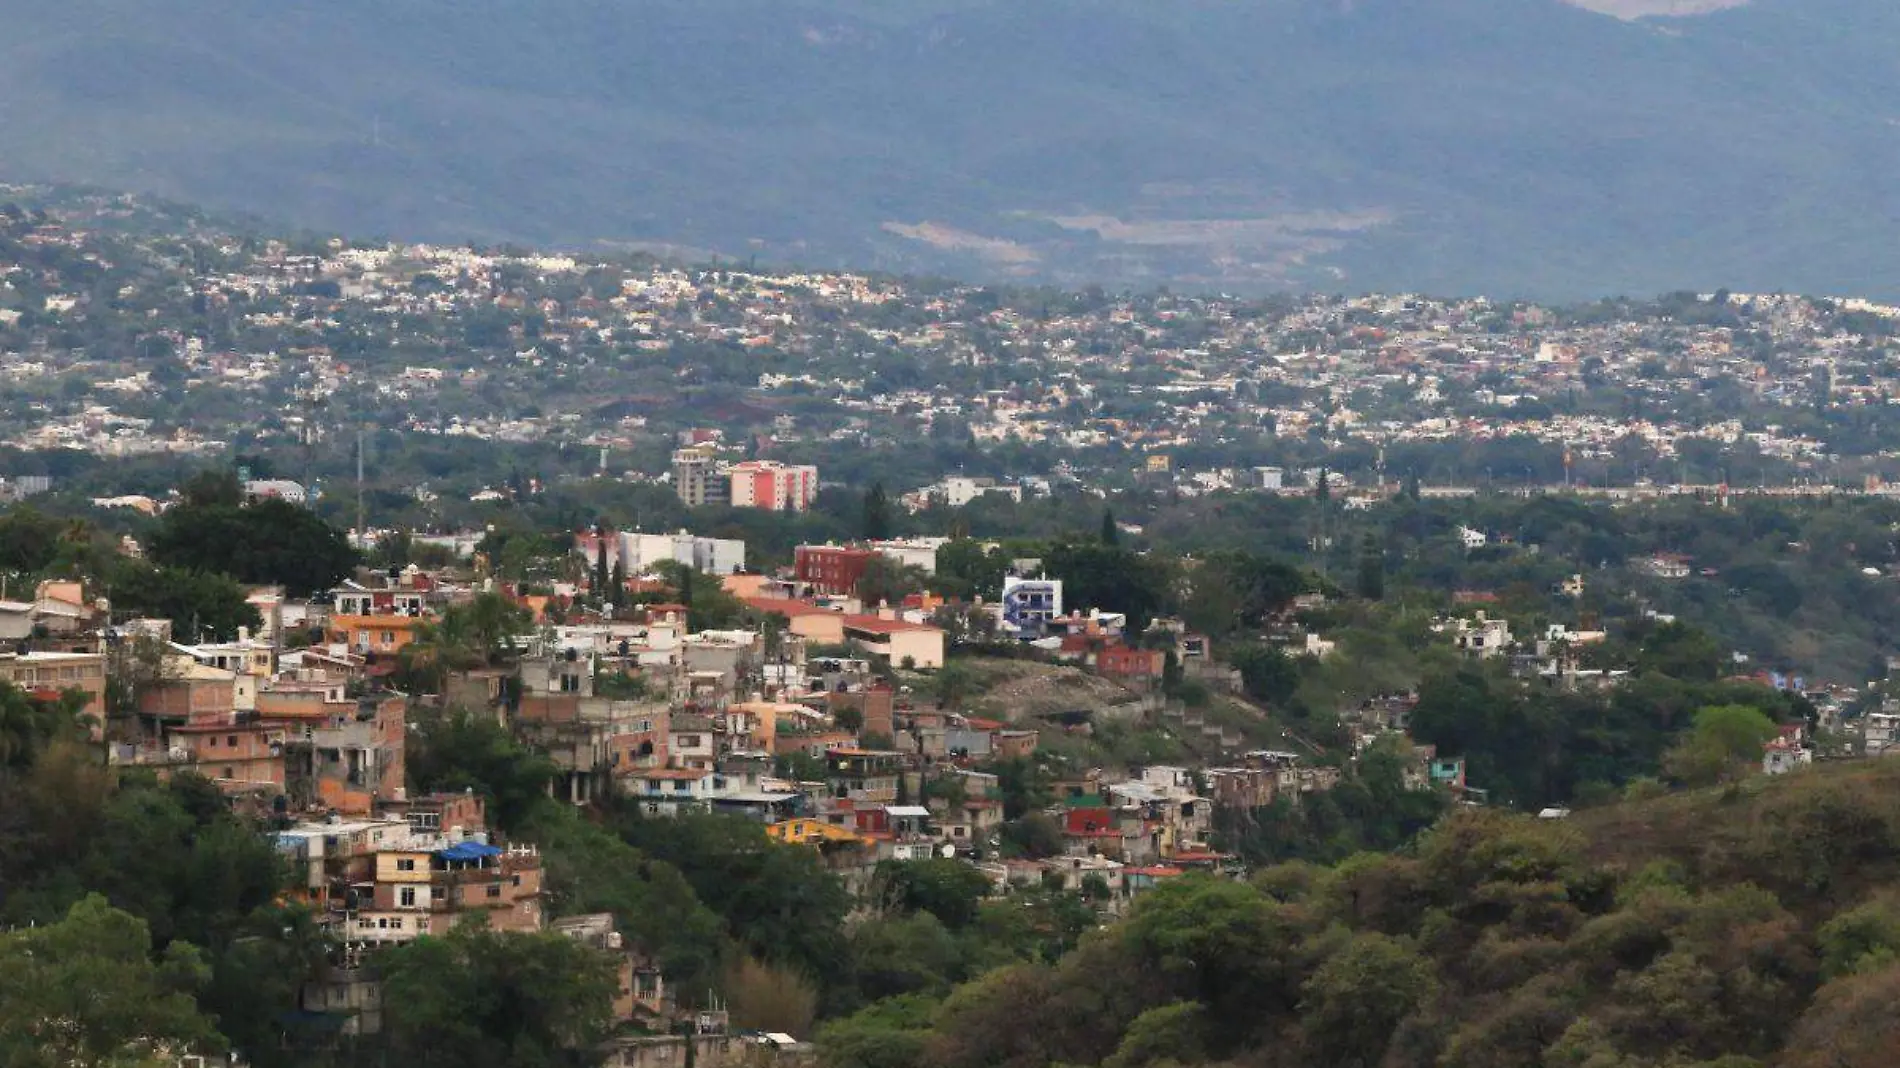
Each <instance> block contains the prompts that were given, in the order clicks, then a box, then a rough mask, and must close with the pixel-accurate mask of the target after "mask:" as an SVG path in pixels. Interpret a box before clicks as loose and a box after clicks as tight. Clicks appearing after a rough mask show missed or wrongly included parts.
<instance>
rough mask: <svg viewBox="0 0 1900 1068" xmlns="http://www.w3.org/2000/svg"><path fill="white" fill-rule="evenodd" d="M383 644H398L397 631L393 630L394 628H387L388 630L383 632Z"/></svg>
mask: <svg viewBox="0 0 1900 1068" xmlns="http://www.w3.org/2000/svg"><path fill="white" fill-rule="evenodd" d="M383 644H384V645H394V644H396V632H395V631H393V630H386V631H384V632H383Z"/></svg>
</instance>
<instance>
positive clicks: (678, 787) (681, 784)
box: [673, 779, 692, 793]
mask: <svg viewBox="0 0 1900 1068" xmlns="http://www.w3.org/2000/svg"><path fill="white" fill-rule="evenodd" d="M691 788H692V784H691V783H689V782H687V781H686V780H685V779H674V780H673V790H674V791H675V792H676V793H685V792H686V791H687V790H689V789H691Z"/></svg>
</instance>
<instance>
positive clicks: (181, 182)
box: [0, 0, 1900, 297]
mask: <svg viewBox="0 0 1900 1068" xmlns="http://www.w3.org/2000/svg"><path fill="white" fill-rule="evenodd" d="M1670 3H1671V0H1576V4H1574V5H1573V4H1572V3H1567V2H1563V0H1250V2H1236V0H995V2H990V0H903V2H901V3H897V2H888V0H694V2H692V3H659V2H643V3H640V2H613V0H607V2H603V0H533V2H517V3H511V4H503V3H497V2H493V0H457V2H451V0H402V2H400V3H393V4H392V3H382V2H373V0H331V2H328V3H323V4H306V3H294V4H293V3H260V2H255V0H172V2H168V3H165V4H151V3H147V2H143V0H63V2H62V3H58V4H49V3H45V2H44V0H0V25H4V26H6V27H7V31H6V32H5V33H4V34H0V100H4V101H5V102H6V105H5V106H4V107H0V180H8V179H12V180H57V181H73V182H84V183H92V184H99V185H106V186H111V187H121V188H128V189H134V190H140V191H149V192H155V193H160V194H164V195H169V196H174V197H178V198H182V199H186V200H190V201H194V202H198V203H201V204H204V205H206V206H209V207H212V208H218V209H241V210H246V211H252V212H256V213H259V214H262V215H265V216H267V217H271V218H274V219H280V220H284V221H287V222H291V223H295V224H300V225H308V226H313V227H319V228H326V229H329V228H339V229H347V230H350V231H352V232H355V233H382V234H387V235H390V236H393V237H401V238H418V239H444V240H468V239H474V240H479V241H489V242H492V241H501V240H521V241H534V242H549V243H566V244H591V243H593V242H596V241H608V242H630V243H647V244H654V245H661V246H667V247H672V248H677V249H685V250H692V251H697V252H708V253H709V252H716V253H719V254H721V255H726V256H739V257H744V256H749V255H754V254H756V255H759V256H760V257H762V258H766V259H771V260H776V261H781V262H783V261H803V262H812V263H823V264H848V265H855V266H861V267H875V268H885V269H903V270H930V271H947V272H953V273H958V274H968V275H977V276H990V277H1001V278H1025V279H1026V278H1040V279H1050V280H1055V281H1060V282H1064V283H1068V284H1079V283H1086V282H1092V281H1104V282H1109V283H1116V284H1158V283H1167V284H1173V285H1178V286H1219V287H1224V288H1240V289H1260V288H1268V287H1278V286H1299V287H1320V288H1326V289H1345V290H1361V289H1372V288H1380V289H1411V290H1431V291H1437V292H1446V293H1469V292H1489V293H1494V294H1500V295H1519V294H1522V295H1533V296H1546V297H1567V296H1590V295H1600V294H1606V293H1617V292H1654V291H1661V290H1667V289H1677V288H1714V287H1717V286H1728V287H1731V288H1734V289H1738V290H1746V289H1789V290H1802V291H1809V292H1829V293H1866V294H1874V295H1889V296H1891V295H1895V294H1900V242H1895V241H1894V239H1893V230H1894V225H1893V224H1894V221H1895V219H1896V218H1897V217H1900V183H1896V182H1895V180H1894V176H1895V175H1896V174H1900V125H1897V123H1900V65H1896V64H1895V63H1894V61H1893V59H1892V56H1893V54H1895V50H1896V49H1900V10H1896V5H1894V4H1893V3H1891V0H1756V2H1754V3H1749V4H1745V5H1742V6H1739V7H1730V8H1728V9H1726V10H1719V11H1715V12H1713V13H1709V14H1703V15H1698V16H1695V17H1687V18H1669V19H1631V18H1620V17H1616V16H1617V15H1624V16H1629V15H1640V14H1643V13H1644V12H1647V11H1651V10H1657V9H1659V7H1662V6H1667V5H1668V4H1670ZM1585 6H1588V7H1592V8H1600V9H1602V10H1601V11H1596V10H1586V9H1585ZM1690 6H1691V7H1707V6H1711V5H1708V4H1702V3H1696V4H1692V5H1690ZM1604 11H1611V12H1614V14H1606V13H1603V12H1604Z"/></svg>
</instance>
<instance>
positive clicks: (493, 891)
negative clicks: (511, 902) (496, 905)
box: [488, 883, 501, 897]
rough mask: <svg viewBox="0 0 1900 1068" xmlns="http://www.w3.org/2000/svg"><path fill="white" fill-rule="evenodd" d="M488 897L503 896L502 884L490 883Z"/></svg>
mask: <svg viewBox="0 0 1900 1068" xmlns="http://www.w3.org/2000/svg"><path fill="white" fill-rule="evenodd" d="M488 896H489V897H500V896H501V884H500V883H490V884H489V885H488Z"/></svg>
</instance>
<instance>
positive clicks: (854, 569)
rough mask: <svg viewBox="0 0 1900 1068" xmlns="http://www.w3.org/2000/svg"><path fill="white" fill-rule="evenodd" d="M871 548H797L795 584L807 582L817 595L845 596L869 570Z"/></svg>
mask: <svg viewBox="0 0 1900 1068" xmlns="http://www.w3.org/2000/svg"><path fill="white" fill-rule="evenodd" d="M875 556H877V552H876V550H873V549H849V548H840V547H838V546H835V545H800V546H799V547H798V549H797V551H796V553H795V554H794V557H793V562H792V568H793V573H794V574H795V575H796V576H797V577H798V581H800V582H805V583H809V584H810V585H811V588H812V589H814V590H816V591H817V592H819V593H828V594H834V595H840V596H842V595H846V594H850V593H852V592H854V591H856V590H857V588H858V580H859V579H861V578H863V577H864V570H865V568H867V567H869V566H870V564H871V560H872V558H873V557H875Z"/></svg>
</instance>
